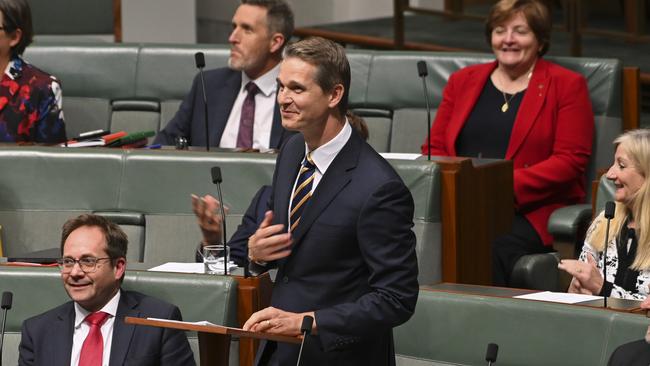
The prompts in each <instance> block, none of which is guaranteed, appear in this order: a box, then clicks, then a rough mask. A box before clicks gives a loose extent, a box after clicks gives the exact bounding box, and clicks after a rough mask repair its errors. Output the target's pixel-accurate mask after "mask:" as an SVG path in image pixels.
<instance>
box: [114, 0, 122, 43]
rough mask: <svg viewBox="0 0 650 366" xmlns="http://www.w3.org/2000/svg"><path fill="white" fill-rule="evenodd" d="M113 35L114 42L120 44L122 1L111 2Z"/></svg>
mask: <svg viewBox="0 0 650 366" xmlns="http://www.w3.org/2000/svg"><path fill="white" fill-rule="evenodd" d="M113 34H114V36H115V42H122V0H113Z"/></svg>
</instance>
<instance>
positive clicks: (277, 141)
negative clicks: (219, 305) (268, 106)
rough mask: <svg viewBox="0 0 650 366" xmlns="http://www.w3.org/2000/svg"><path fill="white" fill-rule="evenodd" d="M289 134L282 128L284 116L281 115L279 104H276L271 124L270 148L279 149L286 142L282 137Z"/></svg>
mask: <svg viewBox="0 0 650 366" xmlns="http://www.w3.org/2000/svg"><path fill="white" fill-rule="evenodd" d="M285 132H287V131H285V130H284V128H282V116H281V115H280V106H279V105H278V103H277V102H276V103H275V107H274V108H273V121H272V122H271V140H270V141H269V147H270V148H271V149H279V148H280V147H281V145H282V141H283V140H284V139H283V138H282V137H283V135H284V133H285Z"/></svg>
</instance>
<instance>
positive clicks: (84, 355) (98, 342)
mask: <svg viewBox="0 0 650 366" xmlns="http://www.w3.org/2000/svg"><path fill="white" fill-rule="evenodd" d="M106 319H108V314H107V313H104V312H102V311H98V312H96V313H92V314H90V315H88V316H87V317H86V319H84V321H85V322H86V323H88V325H90V331H88V335H87V336H86V339H85V340H84V344H83V346H82V347H81V355H80V356H79V366H102V357H103V355H104V339H103V338H102V324H104V322H105V321H106Z"/></svg>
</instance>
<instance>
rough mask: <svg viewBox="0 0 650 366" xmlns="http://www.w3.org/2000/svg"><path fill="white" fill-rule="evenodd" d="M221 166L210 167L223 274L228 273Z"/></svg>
mask: <svg viewBox="0 0 650 366" xmlns="http://www.w3.org/2000/svg"><path fill="white" fill-rule="evenodd" d="M221 182H222V179H221V168H219V167H218V166H215V167H212V183H214V184H215V185H216V186H217V199H218V200H219V203H220V204H219V213H220V214H221V223H222V225H221V237H222V238H221V240H223V274H224V275H225V276H227V275H228V255H227V254H228V243H227V242H226V238H227V235H226V210H225V209H224V208H223V195H222V194H221Z"/></svg>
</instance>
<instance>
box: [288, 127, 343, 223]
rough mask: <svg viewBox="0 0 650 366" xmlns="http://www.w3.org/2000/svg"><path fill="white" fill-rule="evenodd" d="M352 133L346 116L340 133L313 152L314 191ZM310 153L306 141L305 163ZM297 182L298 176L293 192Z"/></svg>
mask: <svg viewBox="0 0 650 366" xmlns="http://www.w3.org/2000/svg"><path fill="white" fill-rule="evenodd" d="M351 135H352V126H350V123H348V120H347V118H346V119H345V124H344V125H343V128H342V129H341V131H339V133H338V134H337V135H336V136H334V138H333V139H331V140H329V141H328V142H327V143H325V144H324V145H322V146H320V147H318V148H317V149H316V150H314V151H312V152H311V159H312V161H313V162H314V165H316V170H315V171H314V181H313V182H312V184H311V192H312V193H313V192H314V190H315V189H316V186H318V183H320V180H321V178H322V177H323V175H324V174H325V172H326V171H327V168H329V166H330V164H332V161H333V160H334V158H336V155H338V154H339V152H340V151H341V149H343V146H345V144H346V143H347V142H348V140H349V139H350V136H351ZM308 153H309V148H308V147H307V143H305V157H304V158H303V159H302V162H303V163H304V161H305V159H307V154H308ZM297 183H298V176H296V180H295V181H294V182H293V188H292V189H291V192H293V191H294V190H295V189H296V184H297ZM291 196H292V197H290V198H289V211H288V212H287V217H288V218H289V221H291V201H292V198H293V193H292V194H291ZM287 227H288V228H290V227H291V222H289V225H288V226H287Z"/></svg>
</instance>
